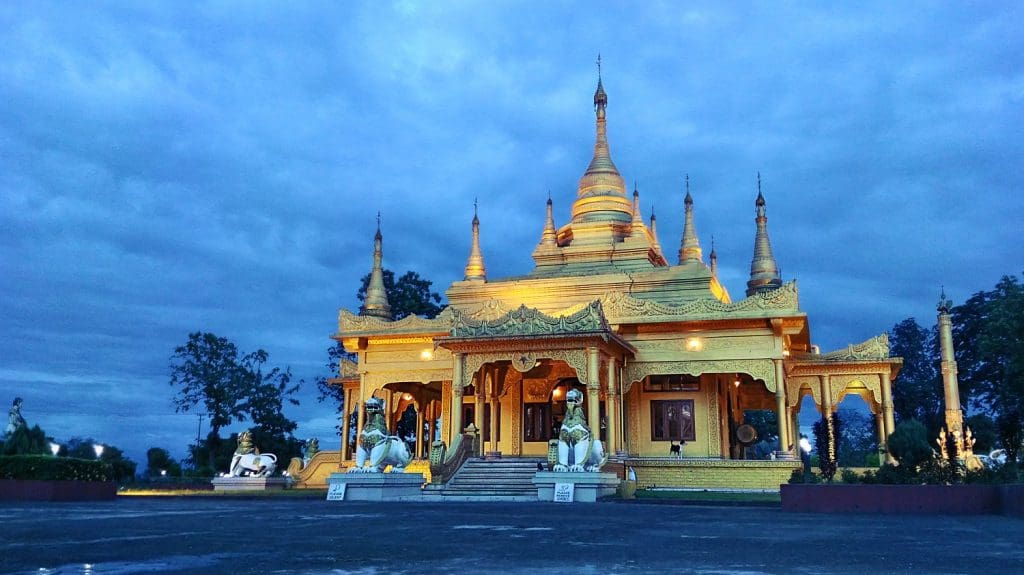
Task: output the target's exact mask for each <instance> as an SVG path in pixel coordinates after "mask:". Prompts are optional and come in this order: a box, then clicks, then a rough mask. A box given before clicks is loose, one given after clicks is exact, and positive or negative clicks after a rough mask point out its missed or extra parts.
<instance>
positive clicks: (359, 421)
mask: <svg viewBox="0 0 1024 575" xmlns="http://www.w3.org/2000/svg"><path fill="white" fill-rule="evenodd" d="M365 393H366V374H365V373H360V374H359V402H360V405H357V406H356V409H357V410H358V412H357V413H358V414H359V415H357V416H356V444H358V443H359V436H360V435H362V434H363V424H364V423H366V410H365V409H363V406H362V403H363V402H364V401H365V399H364V397H363V394H365Z"/></svg>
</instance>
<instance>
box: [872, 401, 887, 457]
mask: <svg viewBox="0 0 1024 575" xmlns="http://www.w3.org/2000/svg"><path fill="white" fill-rule="evenodd" d="M875 427H877V428H878V451H879V453H888V451H889V441H888V440H889V438H888V437H887V436H886V435H885V416H884V415H882V410H881V409H879V410H878V413H876V414H875ZM884 463H885V457H884V456H882V457H879V458H878V466H879V467H881V466H882V465H883V464H884Z"/></svg>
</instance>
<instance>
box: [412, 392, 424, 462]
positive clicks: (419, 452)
mask: <svg viewBox="0 0 1024 575" xmlns="http://www.w3.org/2000/svg"><path fill="white" fill-rule="evenodd" d="M416 408H417V409H416V456H415V457H414V458H413V459H419V458H421V457H423V419H424V418H423V404H422V403H420V402H417V403H416Z"/></svg>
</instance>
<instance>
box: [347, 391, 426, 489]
mask: <svg viewBox="0 0 1024 575" xmlns="http://www.w3.org/2000/svg"><path fill="white" fill-rule="evenodd" d="M365 411H366V415H365V418H366V420H365V422H364V423H363V432H362V433H360V434H359V437H358V438H357V439H358V441H356V465H355V467H352V468H350V469H349V470H348V472H349V473H382V472H383V471H384V469H385V468H386V467H387V466H388V465H390V466H391V472H392V473H402V472H403V471H405V466H406V465H408V464H409V461H410V460H411V459H412V456H411V455H410V454H409V447H408V446H407V445H406V444H405V442H404V441H402V440H401V439H400V438H398V437H396V436H394V435H388V427H387V425H386V424H385V423H384V403H383V402H382V401H381V400H379V399H377V398H375V397H371V398H370V399H368V400H366V406H365Z"/></svg>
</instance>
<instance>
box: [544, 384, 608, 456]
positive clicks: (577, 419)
mask: <svg viewBox="0 0 1024 575" xmlns="http://www.w3.org/2000/svg"><path fill="white" fill-rule="evenodd" d="M606 461H608V457H607V456H605V454H604V448H603V447H602V446H601V441H600V440H599V439H594V437H593V436H592V435H591V433H590V428H589V427H587V422H586V419H585V418H584V417H583V394H582V393H580V391H579V390H578V389H570V390H569V393H567V394H565V419H564V420H562V429H561V431H559V432H558V463H557V464H556V465H555V466H554V471H569V472H574V473H576V472H581V471H593V472H596V471H601V466H602V465H604V464H605V462H606Z"/></svg>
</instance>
